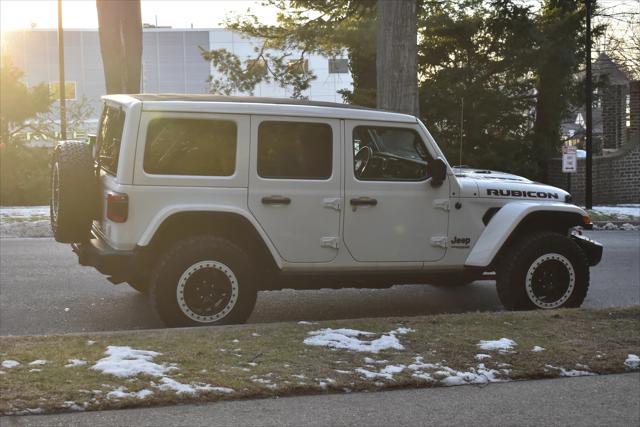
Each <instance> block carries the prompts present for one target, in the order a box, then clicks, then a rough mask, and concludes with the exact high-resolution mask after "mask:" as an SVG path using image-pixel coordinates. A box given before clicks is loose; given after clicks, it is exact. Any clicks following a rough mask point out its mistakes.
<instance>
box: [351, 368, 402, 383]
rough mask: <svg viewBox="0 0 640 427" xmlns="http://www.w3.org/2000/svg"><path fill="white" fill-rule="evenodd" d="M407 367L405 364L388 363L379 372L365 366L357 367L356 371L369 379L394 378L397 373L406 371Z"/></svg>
mask: <svg viewBox="0 0 640 427" xmlns="http://www.w3.org/2000/svg"><path fill="white" fill-rule="evenodd" d="M405 368H406V366H405V365H387V366H385V367H384V368H382V369H381V370H380V371H378V372H373V371H369V370H367V369H364V368H356V369H355V371H356V372H357V373H359V374H361V375H362V376H363V377H365V378H367V379H374V378H384V379H387V380H392V379H393V376H394V375H395V374H398V373H400V372H402V371H404V369H405Z"/></svg>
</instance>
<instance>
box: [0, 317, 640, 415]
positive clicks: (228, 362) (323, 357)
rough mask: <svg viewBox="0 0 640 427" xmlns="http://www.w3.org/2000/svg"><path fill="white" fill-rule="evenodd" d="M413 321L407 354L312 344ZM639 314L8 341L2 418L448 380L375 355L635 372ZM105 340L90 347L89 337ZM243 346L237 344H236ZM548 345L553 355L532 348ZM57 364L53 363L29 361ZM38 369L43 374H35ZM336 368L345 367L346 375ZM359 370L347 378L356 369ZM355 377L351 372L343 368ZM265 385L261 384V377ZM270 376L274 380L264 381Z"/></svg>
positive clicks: (387, 321)
mask: <svg viewBox="0 0 640 427" xmlns="http://www.w3.org/2000/svg"><path fill="white" fill-rule="evenodd" d="M398 326H406V327H409V328H412V329H414V330H415V332H412V333H409V334H406V335H400V336H399V339H400V341H401V343H402V344H403V345H404V347H405V349H404V350H386V351H383V352H381V353H380V354H377V355H376V354H369V353H358V352H352V351H346V350H331V349H327V348H324V347H311V346H307V345H304V344H303V340H304V338H305V337H306V336H307V333H308V332H309V331H313V330H317V329H320V328H327V327H334V328H335V327H346V328H354V329H360V330H365V331H371V332H377V333H385V332H388V331H390V330H393V329H395V328H397V327H398ZM638 331H640V307H634V308H628V309H616V310H559V311H555V312H541V311H538V312H524V313H469V314H454V315H439V316H427V317H409V318H379V319H360V320H342V321H332V322H320V323H318V324H311V325H308V324H304V325H303V324H296V323H280V324H260V325H245V326H237V327H213V328H195V329H182V330H180V329H173V330H155V331H142V332H130V333H129V332H127V333H107V334H82V335H60V336H33V337H2V338H0V361H2V360H7V359H13V360H17V361H19V362H21V364H20V365H19V366H17V367H14V368H11V369H4V368H0V370H1V371H2V372H4V373H3V374H0V413H20V412H21V411H25V410H27V409H35V408H42V409H40V410H44V411H45V412H55V411H66V410H69V408H68V407H69V405H70V403H65V402H76V403H77V404H78V405H80V406H83V405H84V407H85V409H87V410H98V409H107V408H123V407H133V406H150V405H163V404H171V403H176V402H186V401H191V402H193V401H213V400H219V399H237V398H248V397H268V396H276V395H277V396H285V395H291V394H305V393H324V392H342V391H358V390H373V389H380V388H397V387H429V386H437V385H440V383H439V382H437V381H436V382H428V381H424V380H421V379H418V378H415V377H413V376H412V375H411V374H412V372H411V371H409V370H406V371H404V372H401V373H398V374H396V375H395V376H394V377H393V379H380V378H378V379H376V380H375V381H374V380H368V379H365V378H363V377H362V375H360V374H358V373H357V372H355V371H354V369H355V368H358V367H365V365H366V363H365V362H364V360H363V359H364V358H365V357H370V358H373V359H378V360H382V359H384V360H386V361H388V362H387V363H385V364H382V365H378V366H377V367H369V368H367V369H370V370H377V369H380V368H381V367H384V366H385V365H391V364H396V365H397V364H404V365H408V364H410V363H412V362H413V361H414V359H415V357H416V356H422V357H424V361H425V362H431V363H441V364H442V365H444V366H448V367H451V368H453V369H456V370H460V371H468V370H469V369H470V368H473V367H476V366H477V365H478V362H477V361H476V360H474V356H475V355H476V354H477V353H491V355H492V358H491V359H487V360H484V361H483V363H485V365H486V366H487V368H496V369H499V368H500V367H502V368H504V367H505V366H506V365H504V364H509V365H511V366H510V367H509V370H510V372H509V373H508V377H509V378H510V379H512V380H518V379H532V378H544V377H555V376H558V375H559V372H558V371H557V370H555V369H549V368H547V367H546V365H552V366H556V367H563V368H566V369H580V370H582V369H583V368H580V367H576V364H580V365H586V366H588V367H589V368H588V369H589V370H590V371H592V372H594V373H598V374H607V373H619V372H625V370H627V369H628V368H626V367H625V365H624V361H625V359H626V357H627V355H628V354H630V353H632V354H640V336H639V332H638ZM502 337H507V338H510V339H513V340H515V341H516V342H517V343H518V346H517V347H516V349H515V352H513V353H510V354H500V353H498V352H487V351H480V350H478V349H477V347H476V344H477V343H478V341H479V340H486V339H499V338H502ZM88 340H93V341H95V343H94V344H92V345H88V344H87V341H88ZM235 340H237V342H236V341H235ZM108 345H126V346H131V347H133V348H136V349H145V350H154V351H158V352H160V353H162V356H159V357H157V358H156V359H155V360H154V361H155V362H157V363H177V365H178V366H179V370H177V371H174V372H171V373H169V374H168V376H170V377H171V378H173V379H174V380H176V381H179V382H181V383H205V384H211V385H213V386H223V387H229V388H232V389H234V390H235V393H233V394H221V393H218V392H203V393H200V394H197V395H184V394H183V395H179V394H176V393H174V392H172V391H160V390H158V389H157V388H153V386H152V383H153V382H155V383H157V382H158V379H157V378H153V377H148V376H139V377H135V378H132V379H122V378H117V377H114V376H111V375H106V374H103V373H100V372H97V371H95V370H91V369H89V368H90V367H91V365H92V364H94V363H95V362H96V361H97V360H98V359H101V358H102V357H104V351H105V349H106V346H108ZM535 345H538V346H542V347H544V348H545V349H546V350H545V351H542V352H532V351H531V349H532V347H533V346H535ZM36 359H46V360H47V361H48V363H47V364H46V365H44V366H29V365H28V363H29V362H31V361H33V360H36ZM68 359H83V360H86V361H87V362H88V364H87V365H86V366H79V367H74V368H65V367H64V365H65V364H66V363H67V360H68ZM33 368H36V369H41V371H40V372H31V371H30V370H31V369H33ZM336 370H339V371H343V373H340V372H337V371H336ZM347 371H348V372H347ZM344 372H347V373H344ZM256 379H258V380H257V381H256ZM261 380H263V381H267V382H266V383H265V382H260V381H261ZM121 386H124V387H126V389H127V390H128V391H138V390H142V389H145V388H146V389H150V390H152V391H153V394H152V395H151V396H150V397H148V398H146V399H133V398H125V399H107V398H106V397H105V395H106V393H108V392H109V391H111V390H113V389H114V388H117V387H121Z"/></svg>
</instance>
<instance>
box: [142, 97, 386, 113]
mask: <svg viewBox="0 0 640 427" xmlns="http://www.w3.org/2000/svg"><path fill="white" fill-rule="evenodd" d="M130 96H132V97H133V98H136V99H138V100H140V101H142V102H145V101H196V102H239V103H252V104H277V105H306V106H310V107H331V108H347V109H354V110H368V111H380V110H375V109H373V108H368V107H361V106H359V105H351V104H340V103H338V102H325V101H309V100H307V99H292V98H267V97H260V96H224V95H209V94H182V93H140V94H135V95H130Z"/></svg>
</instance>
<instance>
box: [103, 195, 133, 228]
mask: <svg viewBox="0 0 640 427" xmlns="http://www.w3.org/2000/svg"><path fill="white" fill-rule="evenodd" d="M128 216H129V196H127V195H126V194H123V193H108V194H107V218H109V219H110V220H111V221H113V222H125V221H126V220H127V217H128Z"/></svg>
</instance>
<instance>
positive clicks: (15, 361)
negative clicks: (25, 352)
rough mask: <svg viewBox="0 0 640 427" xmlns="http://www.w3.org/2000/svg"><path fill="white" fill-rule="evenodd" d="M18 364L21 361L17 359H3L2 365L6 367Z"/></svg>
mask: <svg viewBox="0 0 640 427" xmlns="http://www.w3.org/2000/svg"><path fill="white" fill-rule="evenodd" d="M18 365H20V362H18V361H17V360H11V359H8V360H3V361H2V367H3V368H5V369H11V368H15V367H16V366H18Z"/></svg>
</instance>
